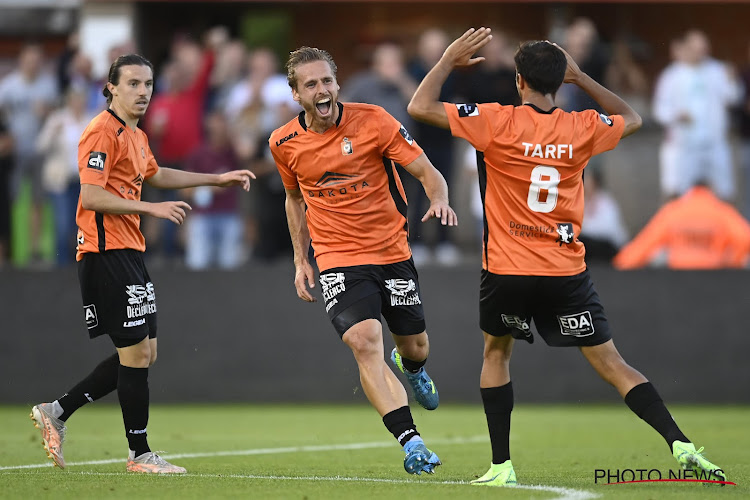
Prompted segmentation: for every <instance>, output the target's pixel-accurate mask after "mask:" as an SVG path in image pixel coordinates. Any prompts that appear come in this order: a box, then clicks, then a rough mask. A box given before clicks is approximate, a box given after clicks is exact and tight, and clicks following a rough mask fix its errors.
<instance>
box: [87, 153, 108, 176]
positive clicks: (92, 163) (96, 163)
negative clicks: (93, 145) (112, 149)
mask: <svg viewBox="0 0 750 500" xmlns="http://www.w3.org/2000/svg"><path fill="white" fill-rule="evenodd" d="M105 161H107V153H102V152H101V151H92V152H91V153H89V163H88V167H89V168H93V169H94V170H98V171H100V172H102V171H104V162H105Z"/></svg>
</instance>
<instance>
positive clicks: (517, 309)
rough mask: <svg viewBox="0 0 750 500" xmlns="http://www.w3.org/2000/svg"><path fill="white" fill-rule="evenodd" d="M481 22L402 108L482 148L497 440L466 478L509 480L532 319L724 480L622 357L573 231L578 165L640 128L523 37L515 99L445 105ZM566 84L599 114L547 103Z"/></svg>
mask: <svg viewBox="0 0 750 500" xmlns="http://www.w3.org/2000/svg"><path fill="white" fill-rule="evenodd" d="M490 38H491V34H490V30H489V29H488V28H480V29H478V30H474V29H470V30H468V31H467V32H466V33H464V34H463V35H462V36H461V37H460V38H458V39H457V40H456V41H454V42H453V43H452V44H451V45H450V46H449V47H448V48H447V49H446V50H445V52H444V54H443V57H442V58H441V59H440V61H439V62H438V63H437V64H436V65H435V67H434V68H433V69H432V70H431V71H430V72H429V74H428V75H427V76H426V77H425V79H424V80H423V81H422V83H421V85H420V86H419V88H418V89H417V91H416V93H415V94H414V97H413V98H412V100H411V103H410V104H409V108H408V110H409V114H411V116H413V117H414V118H416V119H418V120H421V121H424V122H427V123H430V124H432V125H435V126H438V127H442V128H449V129H450V130H451V133H452V134H453V135H454V136H456V137H462V138H464V139H466V140H468V141H469V142H470V143H471V145H472V146H474V147H475V148H476V150H477V160H478V161H477V163H478V165H479V185H480V190H481V195H482V201H483V204H484V242H483V243H484V245H483V253H482V266H483V271H482V279H481V289H480V318H479V322H480V327H481V328H482V330H483V332H484V361H483V365H482V373H481V378H480V388H481V394H482V401H483V403H484V410H485V414H486V416H487V424H488V427H489V434H490V440H491V444H492V465H491V467H490V470H489V471H488V472H487V473H486V474H485V475H484V476H482V477H481V478H479V479H477V480H476V481H472V483H473V484H478V485H490V486H504V485H512V484H515V483H516V474H515V471H514V470H513V465H512V463H511V461H510V451H509V446H508V437H509V433H510V414H511V410H512V409H513V387H512V385H511V380H510V371H509V363H510V356H511V351H512V348H513V342H514V339H523V340H526V341H528V342H533V339H534V337H533V334H532V332H531V329H530V324H531V321H532V319H533V320H534V324H535V325H536V329H537V331H538V334H539V335H540V336H541V337H542V338H543V339H544V340H545V342H546V343H547V344H548V345H550V346H576V347H578V348H579V349H580V350H581V352H582V353H583V355H584V356H585V357H586V359H587V360H588V361H589V363H591V365H592V366H593V367H594V369H595V370H596V371H597V373H598V374H599V375H600V376H601V377H602V378H603V379H604V380H605V381H607V382H609V383H610V384H612V385H613V386H615V388H616V389H617V391H618V392H619V393H620V395H621V396H622V397H624V399H625V403H626V404H627V405H628V407H630V409H631V410H632V411H633V412H634V413H635V414H636V415H638V416H639V417H640V418H642V419H643V420H645V421H646V422H647V423H648V424H649V425H651V426H652V427H653V428H654V429H655V430H656V431H657V432H659V434H661V435H662V437H664V439H665V440H666V441H667V443H668V445H669V447H670V449H671V451H672V453H673V455H674V457H675V458H676V459H677V461H678V463H679V464H680V465H681V466H682V467H683V468H692V469H695V468H697V469H701V470H703V471H704V472H705V473H706V474H708V475H709V477H710V478H711V479H719V480H725V475H724V473H723V471H721V470H720V469H719V468H718V467H717V466H715V465H714V464H712V463H711V462H709V461H708V460H706V459H705V458H704V457H703V455H702V454H701V451H702V450H703V449H702V448H701V449H699V450H696V449H695V446H694V445H693V444H692V443H691V442H690V440H689V439H688V438H686V437H685V435H684V434H683V433H682V431H681V430H680V429H679V427H678V426H677V424H676V423H675V421H674V420H673V419H672V416H671V415H670V413H669V411H668V410H667V408H666V406H665V405H664V402H663V401H662V399H661V397H660V396H659V394H658V393H657V391H656V389H655V388H654V386H653V385H652V384H651V383H650V382H649V381H648V380H646V378H645V377H644V376H643V375H641V373H639V372H638V371H637V370H635V369H634V368H632V367H630V366H629V365H628V364H627V363H625V361H624V360H623V359H622V357H621V356H620V354H619V353H618V351H617V349H616V348H615V345H614V343H613V342H612V338H611V336H610V331H609V325H608V323H607V318H606V316H605V314H604V309H603V307H602V305H601V303H600V301H599V296H598V295H597V293H596V291H595V290H594V286H593V284H592V281H591V278H590V277H589V273H588V271H587V269H586V263H585V262H584V254H585V250H584V247H583V244H582V243H581V242H580V241H578V240H577V239H576V235H578V234H579V232H580V229H581V221H582V219H583V169H584V167H585V166H586V164H587V163H588V161H589V159H590V158H591V157H592V156H593V155H596V154H599V153H602V152H604V151H608V150H610V149H613V148H614V147H615V146H616V145H617V143H618V142H619V140H620V139H621V138H622V137H625V136H628V135H630V134H632V133H633V132H635V131H636V130H638V128H640V126H641V118H640V116H638V114H637V113H636V112H635V111H633V109H631V108H630V106H628V105H627V104H626V103H625V102H624V101H623V100H622V99H620V98H619V97H617V96H616V95H615V94H613V93H612V92H610V91H608V90H607V89H605V88H604V87H602V86H601V85H599V84H598V83H596V82H595V81H594V80H593V79H591V78H590V77H589V76H588V75H586V74H585V73H583V72H582V71H581V70H580V69H579V67H578V65H577V64H576V63H575V62H574V61H573V59H572V58H571V57H570V56H569V55H568V54H567V53H566V52H565V51H563V50H562V49H560V48H559V47H557V46H556V45H554V44H551V43H549V42H546V41H530V42H525V43H523V44H522V45H521V46H520V48H519V49H518V51H517V52H516V55H515V62H516V86H517V88H518V93H519V95H520V97H521V102H522V103H523V104H522V105H521V106H501V105H499V104H452V103H443V102H440V101H439V97H438V96H439V94H440V88H441V86H442V85H443V82H444V81H445V79H446V77H447V76H448V74H449V73H450V72H451V71H452V70H453V69H454V68H456V67H459V66H470V65H473V64H476V63H479V62H481V61H482V60H483V58H481V57H473V55H474V53H475V52H476V51H477V50H478V49H479V48H481V47H483V46H484V45H485V44H487V42H488V41H489V40H490ZM563 82H567V83H573V84H575V85H578V86H579V87H580V88H581V89H582V90H584V91H585V92H586V93H588V94H589V95H590V96H591V97H592V98H593V99H594V100H595V101H596V102H597V103H598V104H599V105H600V106H601V107H602V108H603V109H604V110H605V111H606V112H607V114H599V113H598V112H596V111H593V110H588V111H583V112H579V113H566V112H564V111H563V110H561V109H558V108H556V107H555V104H554V99H555V94H556V92H557V90H558V89H559V87H560V85H561V84H562V83H563Z"/></svg>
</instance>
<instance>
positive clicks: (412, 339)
mask: <svg viewBox="0 0 750 500" xmlns="http://www.w3.org/2000/svg"><path fill="white" fill-rule="evenodd" d="M396 344H397V345H398V352H399V353H400V354H401V355H402V356H403V357H405V358H407V359H411V360H413V361H422V360H423V359H425V358H427V355H428V354H429V353H430V340H429V338H428V337H427V334H426V333H420V334H419V335H409V336H405V337H397V339H396Z"/></svg>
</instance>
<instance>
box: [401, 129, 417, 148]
mask: <svg viewBox="0 0 750 500" xmlns="http://www.w3.org/2000/svg"><path fill="white" fill-rule="evenodd" d="M398 131H399V132H400V133H401V136H402V137H403V138H404V140H405V141H406V142H408V143H409V146H411V145H412V144H414V139H412V138H411V136H410V135H409V131H408V130H406V127H404V126H403V125H401V128H400V129H399V130H398Z"/></svg>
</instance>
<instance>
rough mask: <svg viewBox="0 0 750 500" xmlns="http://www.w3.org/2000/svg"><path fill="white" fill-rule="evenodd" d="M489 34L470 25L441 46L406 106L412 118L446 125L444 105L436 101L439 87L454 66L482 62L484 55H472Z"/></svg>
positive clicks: (441, 125)
mask: <svg viewBox="0 0 750 500" xmlns="http://www.w3.org/2000/svg"><path fill="white" fill-rule="evenodd" d="M490 33H491V30H490V29H489V28H479V29H478V30H475V29H474V28H471V29H469V30H467V31H466V32H465V33H464V34H463V35H461V36H460V37H459V38H457V39H456V40H454V42H453V43H452V44H450V46H448V48H447V49H445V52H444V53H443V56H442V57H441V58H440V61H438V63H437V64H436V65H435V67H433V68H432V69H431V70H430V72H429V73H427V76H425V77H424V80H422V83H420V84H419V87H418V88H417V91H416V92H415V93H414V96H413V97H412V98H411V102H409V106H408V107H407V108H406V110H407V111H408V112H409V114H410V115H411V116H412V118H414V119H415V120H419V121H422V122H425V123H429V124H430V125H434V126H436V127H441V128H445V129H447V128H450V125H449V123H448V115H447V113H446V112H445V107H444V106H443V103H442V102H440V89H441V88H442V87H443V84H444V83H445V80H446V79H447V78H448V75H449V74H450V73H451V71H453V69H454V68H457V67H460V66H472V65H474V64H477V63H479V62H482V61H484V57H472V56H473V55H474V54H475V53H476V51H477V50H479V49H481V48H482V47H484V46H485V45H486V44H487V43H488V42H489V41H490V40H491V39H492V35H491V34H490Z"/></svg>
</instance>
